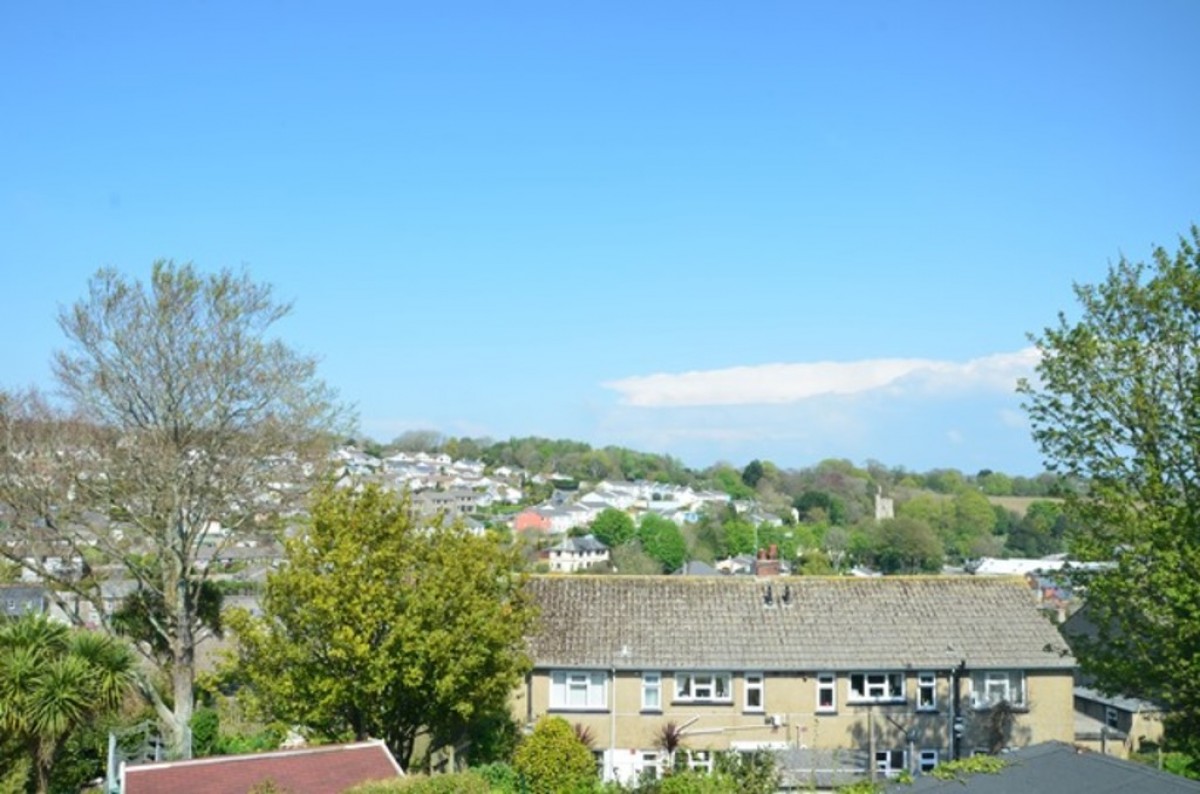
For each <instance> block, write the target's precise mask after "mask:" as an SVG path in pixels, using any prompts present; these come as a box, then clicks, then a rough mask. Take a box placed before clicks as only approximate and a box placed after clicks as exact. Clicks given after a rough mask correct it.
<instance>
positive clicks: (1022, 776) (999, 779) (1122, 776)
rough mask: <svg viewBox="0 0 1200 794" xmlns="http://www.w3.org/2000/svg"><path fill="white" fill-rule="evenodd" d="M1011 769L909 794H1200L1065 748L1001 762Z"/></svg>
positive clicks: (929, 780) (1021, 753) (1180, 782)
mask: <svg viewBox="0 0 1200 794" xmlns="http://www.w3.org/2000/svg"><path fill="white" fill-rule="evenodd" d="M1001 757H1002V758H1003V759H1004V760H1005V762H1006V764H1005V766H1004V768H1003V769H1001V770H1000V771H999V772H998V773H996V774H992V775H967V776H965V777H963V778H962V779H954V780H938V779H937V778H933V777H922V778H918V779H917V780H916V782H915V783H913V785H912V787H911V788H908V787H905V788H904V789H903V791H905V792H909V791H911V792H923V791H933V792H938V791H941V792H954V794H1009V792H1013V791H1019V792H1022V794H1124V792H1128V791H1136V792H1139V794H1185V792H1197V791H1200V781H1197V780H1188V779H1187V778H1185V777H1179V776H1178V775H1172V774H1169V773H1167V772H1160V771H1158V770H1157V769H1155V768H1154V767H1152V766H1148V765H1146V764H1137V763H1133V762H1132V761H1122V760H1121V759H1119V758H1113V757H1112V756H1110V755H1101V754H1100V753H1092V752H1087V751H1086V750H1080V749H1079V748H1077V747H1072V746H1071V745H1069V744H1063V743H1062V742H1045V743H1044V744H1035V745H1033V746H1031V747H1023V748H1021V749H1020V750H1015V751H1013V752H1012V753H1006V754H1005V755H1003V756H1001Z"/></svg>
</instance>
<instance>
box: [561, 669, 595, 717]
mask: <svg viewBox="0 0 1200 794" xmlns="http://www.w3.org/2000/svg"><path fill="white" fill-rule="evenodd" d="M550 708H552V709H568V710H580V711H602V710H604V709H606V708H608V674H607V673H605V672H604V671H603V670H555V671H553V672H552V673H550Z"/></svg>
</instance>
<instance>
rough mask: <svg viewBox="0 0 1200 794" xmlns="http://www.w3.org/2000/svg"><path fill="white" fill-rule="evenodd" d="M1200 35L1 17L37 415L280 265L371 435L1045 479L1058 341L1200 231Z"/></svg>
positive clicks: (21, 371) (249, 11)
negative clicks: (204, 284) (103, 307)
mask: <svg viewBox="0 0 1200 794" xmlns="http://www.w3.org/2000/svg"><path fill="white" fill-rule="evenodd" d="M1197 30H1200V3H1196V2H1193V0H1179V1H1178V2H1165V1H1162V0H1158V1H1155V0H1151V1H1150V2H1144V3H1125V2H1058V3H1044V2H1004V3H999V2H994V3H983V2H979V3H974V2H968V3H964V2H957V1H956V2H936V3H935V2H905V3H893V2H887V3H864V2H800V1H799V0H796V1H794V2H780V3H770V2H752V3H728V2H727V3H705V2H696V0H689V2H654V3H625V2H616V3H613V2H606V3H592V2H572V3H525V2H519V1H518V2H511V3H504V4H495V3H465V2H447V3H379V4H362V3H353V2H345V3H338V4H320V3H280V2H236V3H235V2H228V3H227V2H203V3H197V2H187V1H186V0H184V1H183V2H178V3H143V4H139V3H87V4H85V3H64V2H43V3H6V4H3V5H0V73H2V74H4V75H5V78H4V80H2V81H0V119H3V121H2V122H0V152H2V155H0V157H2V158H3V160H2V162H3V167H2V168H0V276H3V279H2V282H0V283H2V285H3V286H2V290H3V292H2V294H3V296H4V299H3V302H2V304H0V305H2V306H3V311H2V312H0V338H3V339H5V340H7V341H6V342H5V343H4V344H3V345H0V385H3V386H7V387H14V386H24V385H29V384H41V385H43V386H48V385H50V378H49V364H48V362H49V358H50V355H51V352H52V351H53V350H54V349H55V348H56V347H59V346H61V344H62V341H63V340H62V337H61V335H60V333H59V331H58V329H57V326H56V325H55V322H54V317H55V314H56V312H57V309H58V307H59V306H61V305H65V304H68V303H70V302H72V301H73V300H75V299H76V298H78V297H80V296H81V295H82V294H83V292H84V289H85V285H86V281H87V278H88V276H89V275H90V274H91V273H93V272H94V271H95V270H96V269H97V268H99V267H102V266H112V267H116V268H118V269H121V270H124V271H126V272H129V273H131V274H136V275H138V276H139V277H144V276H145V274H146V273H147V272H148V271H149V266H150V264H151V262H153V261H154V260H155V259H158V258H174V259H177V260H181V261H185V260H192V261H194V262H196V263H197V265H199V266H200V267H201V268H206V269H215V268H219V267H233V268H240V267H243V266H244V267H246V268H247V269H248V270H249V272H250V273H251V275H252V276H253V277H255V278H256V279H260V280H264V281H269V282H271V283H272V284H274V285H275V286H276V288H277V290H278V294H279V295H280V296H282V297H284V298H287V299H291V300H294V301H295V311H294V313H293V315H292V316H291V317H290V318H289V319H288V320H287V321H286V323H285V324H284V325H283V326H282V327H281V331H282V333H283V335H284V337H285V338H286V339H287V340H288V341H290V342H291V343H292V344H294V345H295V346H297V347H299V348H301V349H303V350H305V351H307V352H311V353H315V354H317V355H318V356H320V357H321V359H322V361H323V365H322V374H323V375H324V377H325V378H326V379H327V380H328V381H329V382H330V383H331V384H332V385H334V386H335V387H337V388H338V389H339V390H340V392H341V394H342V396H343V397H344V398H345V399H347V400H348V401H350V402H353V403H355V404H356V405H357V407H358V412H359V415H360V417H361V424H362V429H363V432H364V433H365V434H367V435H370V436H373V437H375V438H377V439H380V440H388V439H390V438H392V437H394V436H395V435H398V434H399V433H400V432H402V431H404V430H406V429H418V428H434V429H438V430H441V431H442V432H444V433H447V434H453V435H462V434H466V435H482V434H485V435H490V436H493V437H496V438H506V437H508V436H512V435H534V434H536V435H544V436H551V437H567V438H576V439H580V440H584V441H588V442H590V443H593V444H598V445H603V444H608V443H618V444H623V445H628V446H632V447H634V448H637V449H642V450H646V451H654V452H669V453H672V454H675V455H677V456H680V457H682V458H683V459H684V460H685V462H687V463H689V464H691V465H696V466H703V465H707V464H709V463H712V462H714V461H716V460H721V459H723V460H728V461H731V462H733V463H735V464H738V465H741V464H744V463H745V462H746V461H748V460H750V459H751V458H754V457H761V458H766V459H771V460H774V461H776V462H777V463H779V464H780V465H784V466H802V465H808V464H812V463H815V462H817V461H819V460H820V459H822V458H826V457H846V458H850V459H851V460H854V461H856V462H862V461H865V460H867V459H868V458H874V459H878V460H881V461H883V462H885V463H888V464H890V465H904V466H907V467H909V468H913V469H921V470H923V469H928V468H933V467H942V466H953V467H956V468H961V469H963V470H964V471H968V472H974V471H976V470H978V469H980V468H984V467H987V468H993V469H999V470H1004V471H1008V472H1011V473H1026V474H1029V473H1035V472H1037V471H1038V470H1040V464H1041V461H1040V458H1039V456H1038V453H1037V451H1036V449H1035V448H1034V446H1033V444H1032V442H1031V441H1030V440H1029V433H1028V428H1027V427H1026V425H1025V422H1024V418H1023V416H1022V414H1021V411H1020V401H1019V399H1018V398H1017V397H1016V396H1015V395H1014V394H1013V393H1012V385H1013V382H1014V381H1015V378H1016V377H1018V376H1019V375H1021V374H1023V373H1026V372H1028V371H1029V368H1030V366H1031V365H1032V363H1033V361H1034V360H1035V359H1034V358H1033V357H1032V356H1031V355H1030V354H1029V352H1028V351H1027V348H1028V340H1027V338H1026V334H1027V332H1030V331H1037V330H1039V329H1041V328H1042V327H1044V326H1046V325H1047V324H1050V323H1052V322H1053V321H1054V318H1055V316H1056V313H1057V312H1058V311H1059V310H1064V309H1065V310H1068V311H1069V310H1070V309H1071V308H1072V305H1073V297H1072V293H1071V284H1072V283H1073V282H1076V281H1082V282H1088V281H1095V280H1098V279H1100V278H1102V277H1103V274H1104V271H1105V268H1106V267H1107V265H1108V264H1109V263H1110V262H1111V261H1113V260H1114V259H1115V258H1116V257H1118V256H1119V255H1120V254H1121V253H1122V252H1123V253H1125V254H1126V255H1127V256H1129V257H1131V258H1135V259H1142V258H1145V257H1146V256H1147V255H1148V254H1149V251H1150V249H1151V246H1152V245H1154V244H1163V245H1167V246H1173V245H1174V243H1175V242H1176V241H1177V239H1178V236H1179V235H1180V234H1181V233H1183V232H1185V231H1186V230H1187V228H1188V226H1189V225H1190V224H1191V223H1194V222H1200V202H1198V199H1200V144H1198V143H1197V140H1198V137H1197V130H1200V103H1198V102H1197V101H1196V80H1197V77H1200V48H1198V47H1196V46H1195V33H1196V31H1197Z"/></svg>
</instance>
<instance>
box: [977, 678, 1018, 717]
mask: <svg viewBox="0 0 1200 794" xmlns="http://www.w3.org/2000/svg"><path fill="white" fill-rule="evenodd" d="M998 703H1008V704H1009V705H1010V706H1017V707H1018V708H1023V707H1024V706H1025V674H1024V673H1022V672H1020V671H1017V670H985V671H982V672H978V673H973V674H972V675H971V705H972V706H974V707H975V708H977V709H989V708H991V707H992V706H995V705H997V704H998Z"/></svg>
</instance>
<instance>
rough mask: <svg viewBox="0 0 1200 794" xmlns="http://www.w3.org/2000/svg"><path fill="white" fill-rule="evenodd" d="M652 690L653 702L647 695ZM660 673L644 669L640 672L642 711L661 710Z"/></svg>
mask: <svg viewBox="0 0 1200 794" xmlns="http://www.w3.org/2000/svg"><path fill="white" fill-rule="evenodd" d="M651 692H653V693H654V700H655V701H657V702H655V703H651V702H650V698H649V697H648V695H649V694H650V693H651ZM662 696H663V693H662V673H660V672H658V671H656V670H655V671H644V672H643V673H642V711H662V708H663V701H662Z"/></svg>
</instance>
